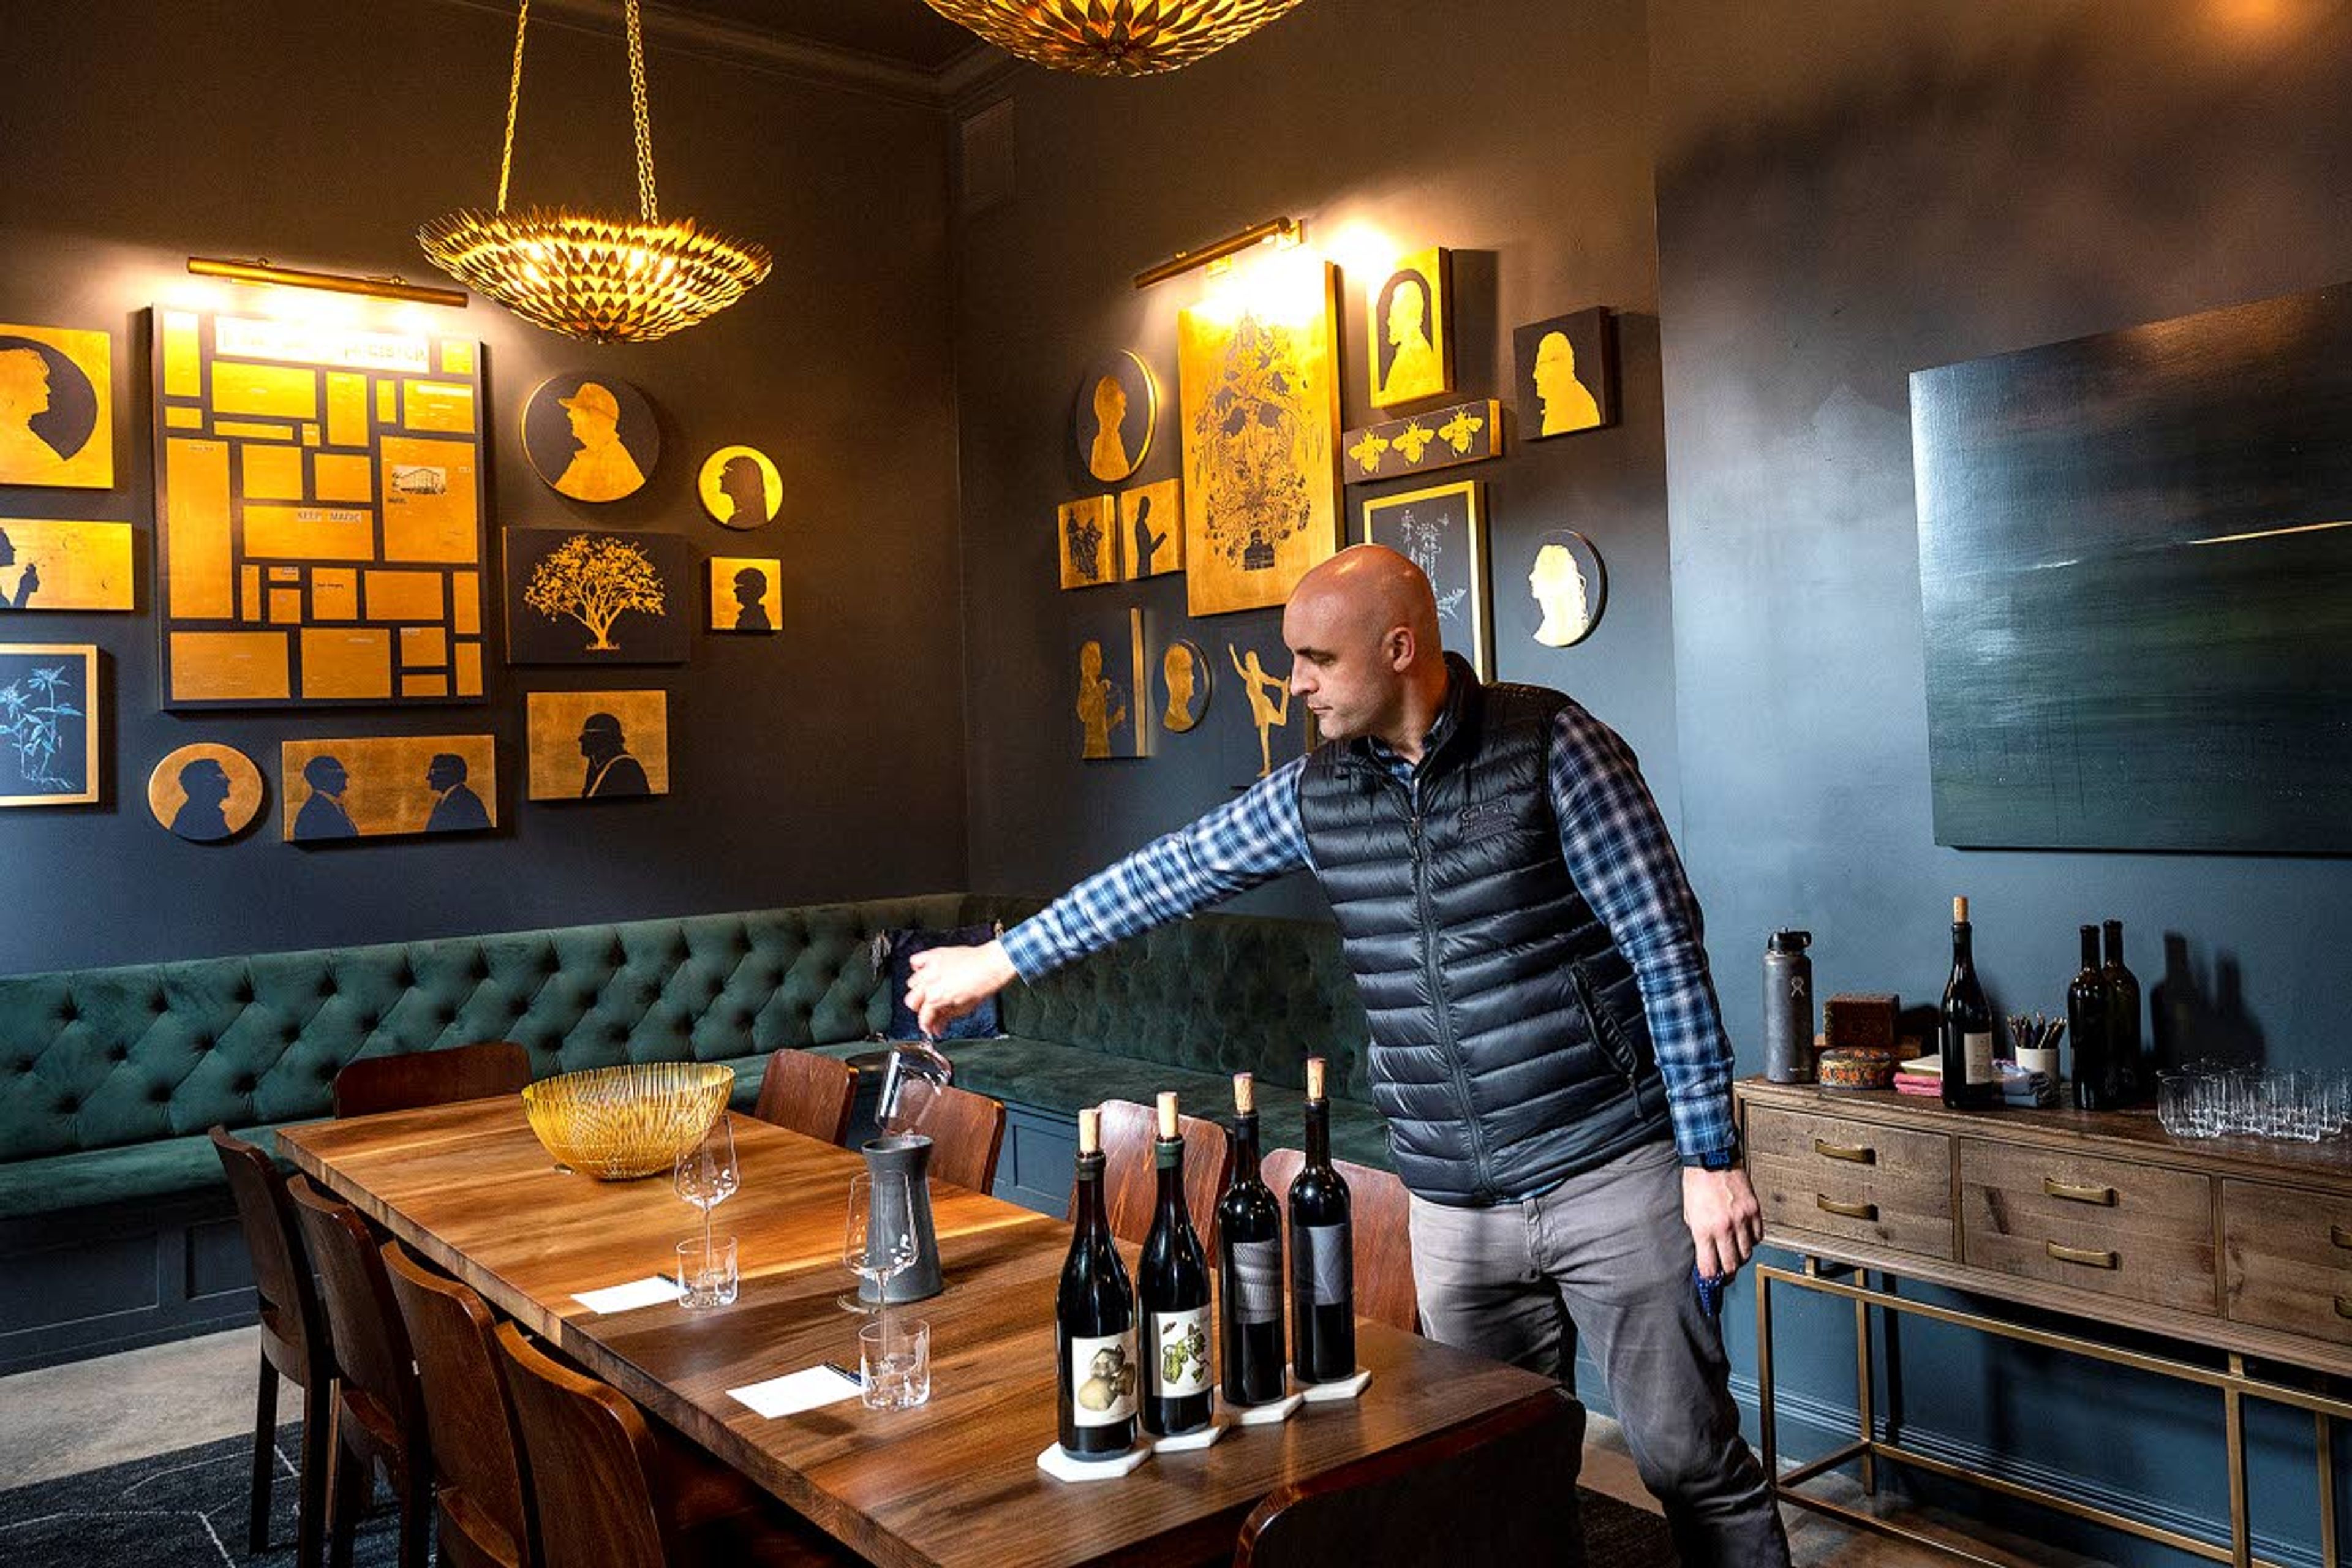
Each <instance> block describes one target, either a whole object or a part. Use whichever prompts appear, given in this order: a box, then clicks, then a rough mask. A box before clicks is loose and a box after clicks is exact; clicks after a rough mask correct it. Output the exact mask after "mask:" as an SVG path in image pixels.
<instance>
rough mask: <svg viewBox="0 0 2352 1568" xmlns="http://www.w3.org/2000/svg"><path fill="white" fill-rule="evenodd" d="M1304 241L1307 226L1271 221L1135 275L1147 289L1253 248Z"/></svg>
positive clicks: (1289, 219) (1283, 246)
mask: <svg viewBox="0 0 2352 1568" xmlns="http://www.w3.org/2000/svg"><path fill="white" fill-rule="evenodd" d="M1306 237H1307V226H1306V225H1305V224H1303V223H1301V222H1300V221H1299V220H1298V219H1297V218H1295V217H1270V218H1268V219H1266V220H1265V222H1264V223H1254V224H1252V225H1250V226H1248V227H1247V228H1245V229H1242V230H1240V231H1239V232H1238V233H1234V234H1229V235H1227V236H1225V237H1224V238H1223V239H1220V240H1218V241H1216V242H1214V243H1213V244H1210V245H1204V246H1202V247H1201V248H1200V249H1198V250H1180V251H1178V252H1177V253H1176V254H1175V255H1173V256H1171V257H1170V258H1168V259H1167V260H1165V261H1162V262H1160V263H1158V264H1157V265H1155V266H1151V267H1147V268H1144V269H1143V270H1142V271H1140V272H1139V273H1137V274H1136V275H1135V286H1136V287H1137V288H1138V289H1149V288H1150V287H1151V286H1152V285H1153V284H1154V283H1165V282H1167V281H1168V279H1171V278H1174V277H1177V276H1179V275H1181V274H1182V273H1186V272H1190V271H1191V270H1192V268H1195V267H1206V266H1208V265H1209V264H1210V263H1212V262H1216V261H1223V260H1224V259H1225V258H1227V257H1229V256H1237V255H1239V254H1240V253H1241V252H1243V251H1244V250H1247V249H1248V248H1249V247H1251V246H1253V245H1272V246H1274V247H1276V248H1277V249H1282V250H1287V249H1289V248H1290V247H1292V246H1295V245H1297V244H1298V243H1299V242H1300V241H1302V240H1304V239H1305V238H1306Z"/></svg>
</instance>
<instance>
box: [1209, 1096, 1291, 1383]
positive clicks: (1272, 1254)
mask: <svg viewBox="0 0 2352 1568" xmlns="http://www.w3.org/2000/svg"><path fill="white" fill-rule="evenodd" d="M1233 1134H1234V1137H1233V1147H1234V1175H1233V1180H1232V1181H1230V1182H1228V1183H1227V1184H1225V1190H1224V1193H1223V1195H1222V1196H1220V1197H1219V1198H1218V1199H1217V1260H1218V1267H1219V1268H1220V1269H1221V1270H1222V1271H1223V1274H1224V1289H1223V1292H1222V1294H1221V1295H1220V1297H1219V1299H1218V1322H1217V1342H1218V1347H1219V1350H1220V1352H1221V1353H1222V1354H1223V1368H1224V1378H1223V1385H1222V1386H1223V1393H1224V1396H1225V1403H1226V1404H1228V1405H1265V1404H1268V1403H1270V1402H1272V1401H1274V1400H1276V1399H1280V1398H1281V1397H1282V1395H1283V1383H1282V1205H1281V1203H1280V1202H1279V1201H1277V1200H1276V1197H1275V1195H1274V1189H1272V1188H1271V1187H1269V1186H1267V1185H1266V1184H1265V1180H1264V1179H1263V1178H1262V1177H1261V1176H1260V1175H1259V1174H1258V1168H1257V1089H1256V1086H1255V1082H1254V1081H1253V1079H1251V1077H1250V1075H1249V1074H1247V1073H1245V1072H1237V1073H1235V1074H1234V1127H1233Z"/></svg>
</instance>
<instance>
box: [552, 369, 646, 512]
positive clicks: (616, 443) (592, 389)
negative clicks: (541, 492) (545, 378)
mask: <svg viewBox="0 0 2352 1568" xmlns="http://www.w3.org/2000/svg"><path fill="white" fill-rule="evenodd" d="M557 401H558V402H559V403H561V404H562V405H563V406H564V408H565V409H566V410H567V411H568V412H569V414H570V416H571V419H572V439H573V440H575V441H577V442H579V443H580V449H579V450H578V451H576V452H574V453H572V461H571V463H570V464H569V465H568V466H567V467H566V468H564V470H563V477H562V479H558V480H556V481H555V488H556V489H559V490H561V491H562V492H563V493H564V494H565V495H568V496H570V497H571V498H572V500H620V499H621V498H622V497H623V496H625V495H628V494H630V493H632V492H633V491H635V489H637V488H638V487H639V486H640V485H643V484H644V483H645V482H646V476H645V473H644V471H643V470H642V469H640V468H638V467H637V460H636V458H633V457H631V456H630V455H629V449H628V447H625V446H623V445H622V444H621V400H620V399H619V398H617V397H615V396H614V395H613V394H612V392H611V391H610V390H609V389H607V388H605V387H604V386H600V385H598V384H596V383H595V382H593V381H583V382H582V383H581V384H580V390H579V391H577V392H575V393H573V394H572V395H571V396H569V397H564V398H559V399H557Z"/></svg>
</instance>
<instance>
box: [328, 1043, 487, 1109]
mask: <svg viewBox="0 0 2352 1568" xmlns="http://www.w3.org/2000/svg"><path fill="white" fill-rule="evenodd" d="M528 1083H530V1052H529V1051H526V1050H524V1049H523V1048H522V1047H520V1046H519V1045H516V1044H515V1043H514V1042H513V1041H512V1040H486V1041H484V1042H483V1043H482V1044H480V1045H478V1046H457V1047H452V1048H450V1049H448V1050H446V1051H404V1052H402V1053H401V1054H400V1055H398V1056H391V1057H362V1058H359V1059H358V1060H357V1061H353V1062H349V1063H346V1064H345V1065H344V1067H343V1070H342V1071H341V1072H339V1073H337V1074H336V1075H335V1116H336V1119H337V1120H338V1121H340V1120H341V1119H342V1118H343V1117H346V1116H373V1115H374V1114H375V1113H376V1112H377V1111H379V1110H417V1109H418V1108H419V1107H422V1106H427V1105H454V1104H456V1103H457V1101H459V1100H488V1099H489V1098H490V1097H491V1096H492V1095H495V1094H520V1093H521V1092H522V1091H523V1087H524V1086H525V1085H526V1084H528Z"/></svg>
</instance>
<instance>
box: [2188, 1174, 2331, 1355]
mask: <svg viewBox="0 0 2352 1568" xmlns="http://www.w3.org/2000/svg"><path fill="white" fill-rule="evenodd" d="M2221 1259H2222V1280H2223V1286H2224V1289H2226V1291H2227V1302H2228V1305H2227V1308H2226V1310H2227V1311H2228V1312H2229V1315H2230V1316H2231V1318H2233V1319H2235V1320H2236V1321H2239V1322H2241V1323H2252V1324H2255V1325H2257V1326H2258V1327H2261V1328H2265V1329H2283V1330H2284V1331H2286V1332H2288V1333H2291V1334H2308V1335H2310V1336H2311V1337H2312V1338H2314V1339H2321V1340H2331V1341H2334V1342H2336V1343H2337V1344H2352V1203H2347V1201H2346V1200H2345V1199H2344V1198H2342V1197H2340V1196H2338V1195H2337V1194H2333V1193H2324V1192H2313V1191H2310V1190H2308V1189H2306V1188H2303V1187H2274V1186H2272V1185H2270V1184H2268V1183H2265V1182H2237V1181H2224V1182H2223V1183H2222V1184H2221Z"/></svg>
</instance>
